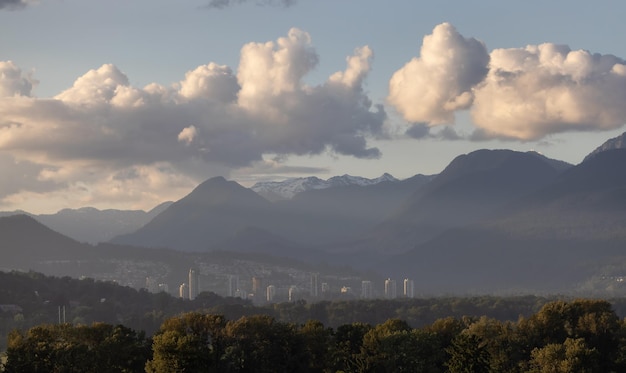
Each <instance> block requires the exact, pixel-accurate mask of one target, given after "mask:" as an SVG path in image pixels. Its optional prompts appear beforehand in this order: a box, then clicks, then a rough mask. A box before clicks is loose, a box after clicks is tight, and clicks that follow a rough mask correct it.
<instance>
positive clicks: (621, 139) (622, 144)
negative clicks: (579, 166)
mask: <svg viewBox="0 0 626 373" xmlns="http://www.w3.org/2000/svg"><path fill="white" fill-rule="evenodd" d="M624 148H626V132H624V133H622V134H621V135H619V136H617V137H614V138H612V139H608V140H607V141H605V142H604V144H602V145H600V146H599V147H597V148H596V149H595V150H594V151H592V152H591V153H589V155H588V156H586V157H585V159H583V162H585V161H587V160H589V159H591V158H592V157H594V156H595V155H596V154H598V153H602V152H604V151H607V150H613V149H624Z"/></svg>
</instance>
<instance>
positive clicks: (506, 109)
mask: <svg viewBox="0 0 626 373" xmlns="http://www.w3.org/2000/svg"><path fill="white" fill-rule="evenodd" d="M624 102H626V64H625V62H624V60H622V59H620V58H617V57H615V56H612V55H600V54H592V53H590V52H588V51H583V50H571V49H570V48H569V47H568V46H564V45H555V44H550V43H546V44H541V45H538V46H535V45H531V46H527V47H525V48H514V49H496V50H494V51H493V52H491V66H490V71H489V74H488V76H487V78H486V79H485V81H484V82H482V83H481V84H480V85H478V86H477V87H476V89H475V103H474V107H473V108H472V119H473V121H474V122H475V124H476V126H478V127H479V128H480V129H482V130H483V131H484V134H485V135H486V136H490V137H503V138H513V139H521V140H537V139H540V138H542V137H544V136H546V135H548V134H551V133H558V132H565V131H580V130H610V129H615V128H619V127H621V126H622V125H623V124H624V123H625V122H626V105H624Z"/></svg>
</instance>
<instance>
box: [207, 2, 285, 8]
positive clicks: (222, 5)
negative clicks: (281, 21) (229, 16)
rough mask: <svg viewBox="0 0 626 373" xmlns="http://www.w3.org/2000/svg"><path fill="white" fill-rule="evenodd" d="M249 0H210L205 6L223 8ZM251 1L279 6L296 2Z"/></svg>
mask: <svg viewBox="0 0 626 373" xmlns="http://www.w3.org/2000/svg"><path fill="white" fill-rule="evenodd" d="M249 2H251V1H249V0H211V1H210V2H209V3H208V4H207V8H215V9H224V8H227V7H229V6H233V5H241V4H245V3H249ZM252 3H254V4H256V5H260V6H280V7H285V8H287V7H290V6H292V5H294V4H295V3H296V0H254V1H252Z"/></svg>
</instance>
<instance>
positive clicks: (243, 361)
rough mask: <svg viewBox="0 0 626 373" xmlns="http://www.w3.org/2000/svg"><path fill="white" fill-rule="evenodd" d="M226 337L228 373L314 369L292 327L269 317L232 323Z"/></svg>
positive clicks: (225, 355) (299, 337)
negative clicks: (311, 367) (310, 367)
mask: <svg viewBox="0 0 626 373" xmlns="http://www.w3.org/2000/svg"><path fill="white" fill-rule="evenodd" d="M224 333H225V338H226V346H227V347H226V350H225V353H224V356H223V359H224V361H225V362H227V367H225V369H224V370H223V371H224V372H226V371H230V372H256V373H263V372H268V373H269V372H300V371H303V370H306V369H307V367H309V365H310V364H309V361H307V354H306V353H305V348H304V344H303V340H302V338H301V336H300V335H298V334H297V333H296V328H295V327H294V325H292V324H286V323H281V322H277V321H276V320H274V319H273V318H272V317H270V316H265V315H258V316H250V317H242V318H240V319H239V320H236V321H231V322H228V324H227V325H226V328H225V330H224Z"/></svg>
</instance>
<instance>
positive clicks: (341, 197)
mask: <svg viewBox="0 0 626 373" xmlns="http://www.w3.org/2000/svg"><path fill="white" fill-rule="evenodd" d="M431 179H432V177H431V176H424V175H416V176H414V177H412V178H409V179H406V180H402V181H396V180H388V181H382V182H378V183H375V184H370V185H364V186H361V185H354V184H352V185H346V186H336V187H330V188H326V189H318V190H309V191H305V192H302V193H300V194H298V195H296V196H295V197H294V198H293V199H291V200H286V201H279V202H276V203H275V207H276V210H277V214H279V215H280V216H281V217H282V218H281V219H280V220H278V222H279V223H280V224H279V225H277V226H274V227H268V228H271V230H272V231H274V232H276V233H277V234H280V235H281V236H284V237H287V238H289V239H291V240H294V241H297V242H300V243H302V244H306V245H307V246H310V245H331V246H332V243H334V242H337V241H346V240H349V239H352V238H354V237H355V236H358V235H360V234H362V233H363V232H364V231H367V230H368V229H371V228H372V227H374V226H376V225H377V224H379V223H381V222H382V221H384V219H386V218H387V217H388V216H389V215H390V214H391V213H392V212H394V211H396V210H397V209H398V208H400V207H401V206H402V203H403V202H404V201H405V200H406V199H407V198H408V197H409V196H410V195H411V194H412V193H414V192H415V191H416V190H418V189H419V188H421V187H423V186H424V185H426V184H427V183H428V182H430V180H431Z"/></svg>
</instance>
